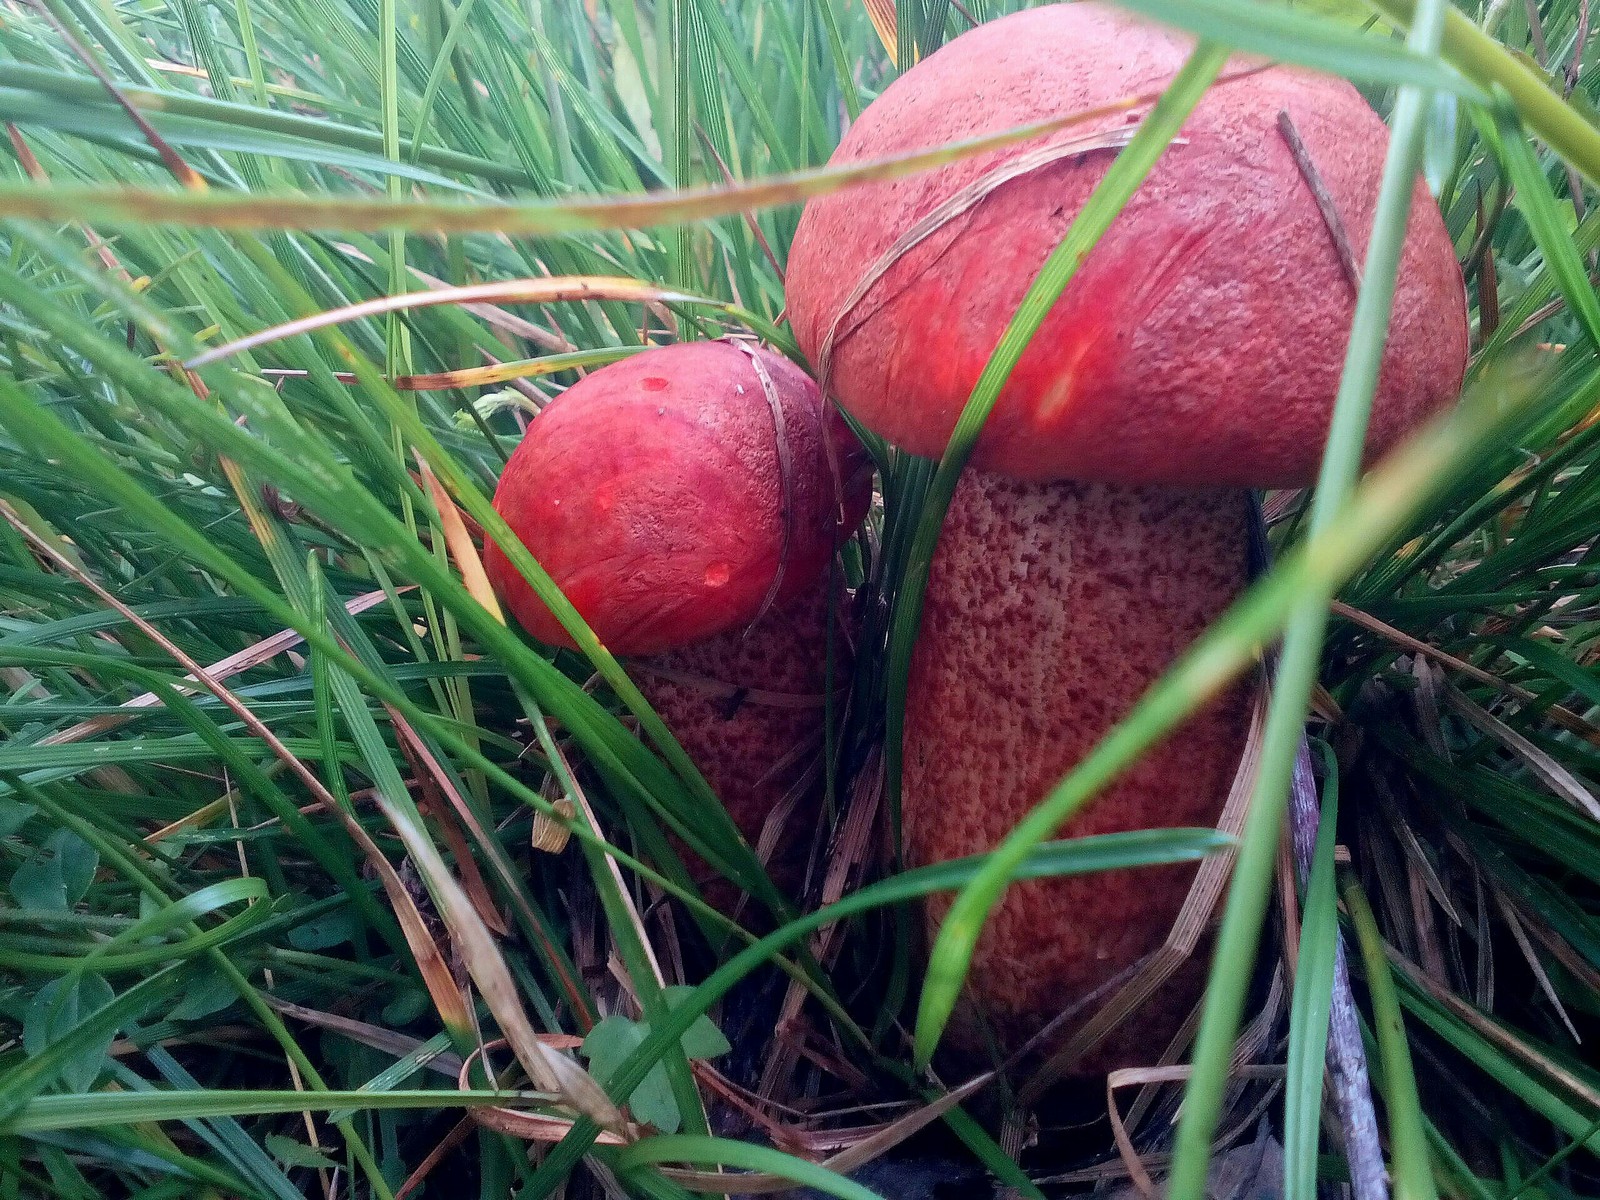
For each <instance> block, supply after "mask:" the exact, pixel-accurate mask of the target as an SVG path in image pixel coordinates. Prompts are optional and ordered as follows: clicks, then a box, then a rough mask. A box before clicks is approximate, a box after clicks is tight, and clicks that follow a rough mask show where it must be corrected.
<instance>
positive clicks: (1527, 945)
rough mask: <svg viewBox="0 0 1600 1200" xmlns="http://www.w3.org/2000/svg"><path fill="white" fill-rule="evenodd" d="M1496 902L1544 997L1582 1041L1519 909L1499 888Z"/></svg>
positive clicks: (1574, 1036) (1568, 1030)
mask: <svg viewBox="0 0 1600 1200" xmlns="http://www.w3.org/2000/svg"><path fill="white" fill-rule="evenodd" d="M1494 898H1495V902H1496V904H1497V905H1498V907H1499V909H1500V915H1501V916H1502V917H1503V918H1504V919H1505V923H1506V928H1507V929H1509V930H1510V931H1511V937H1512V940H1513V941H1515V942H1516V943H1517V949H1518V950H1520V951H1521V952H1522V958H1523V961H1524V962H1526V963H1527V964H1528V969H1529V970H1530V971H1532V972H1533V977H1534V979H1535V980H1536V981H1537V982H1538V984H1539V990H1540V991H1541V992H1543V993H1544V998H1545V999H1546V1000H1548V1001H1549V1002H1550V1007H1551V1008H1553V1009H1555V1011H1556V1015H1557V1016H1559V1017H1560V1018H1561V1023H1562V1024H1563V1025H1565V1026H1566V1027H1567V1032H1568V1033H1569V1034H1571V1035H1572V1040H1573V1041H1574V1042H1582V1041H1583V1038H1581V1037H1580V1036H1578V1027H1577V1026H1576V1025H1574V1024H1573V1023H1572V1017H1571V1016H1570V1015H1569V1014H1568V1013H1567V1006H1566V1005H1565V1004H1563V1003H1561V997H1560V996H1559V995H1558V994H1557V993H1556V989H1555V985H1554V984H1553V983H1551V982H1550V974H1549V972H1548V971H1546V970H1545V969H1544V963H1543V962H1541V961H1540V960H1539V956H1538V954H1536V953H1535V952H1534V949H1533V943H1532V942H1530V941H1529V940H1528V934H1527V931H1526V930H1525V929H1523V928H1522V920H1521V918H1520V917H1518V916H1517V910H1516V909H1515V908H1514V907H1512V905H1511V902H1510V901H1509V900H1508V899H1506V897H1505V895H1504V894H1503V893H1502V892H1501V891H1500V890H1499V889H1498V888H1497V889H1495V893H1494Z"/></svg>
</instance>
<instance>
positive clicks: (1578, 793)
mask: <svg viewBox="0 0 1600 1200" xmlns="http://www.w3.org/2000/svg"><path fill="white" fill-rule="evenodd" d="M1445 701H1446V703H1448V704H1449V705H1450V707H1451V708H1453V709H1454V710H1455V711H1456V712H1457V713H1459V714H1460V715H1461V716H1463V717H1465V718H1466V719H1467V720H1468V721H1469V722H1471V723H1472V725H1474V726H1475V727H1476V728H1477V729H1478V730H1479V731H1480V732H1482V733H1486V734H1488V735H1489V736H1490V737H1492V738H1493V739H1494V740H1495V741H1497V742H1499V743H1500V744H1501V745H1502V746H1504V747H1505V748H1506V749H1507V750H1509V751H1511V752H1512V753H1513V754H1515V755H1516V756H1517V757H1518V758H1520V759H1521V760H1522V761H1523V762H1524V763H1526V764H1527V765H1528V769H1529V770H1531V771H1532V772H1533V773H1534V774H1535V775H1536V776H1538V778H1539V780H1540V781H1541V782H1542V783H1543V784H1544V785H1545V786H1546V787H1547V788H1549V789H1550V790H1551V791H1552V792H1553V793H1554V794H1555V795H1556V796H1558V797H1560V798H1561V799H1562V800H1565V801H1566V802H1567V803H1568V804H1570V805H1572V807H1573V808H1576V809H1578V810H1579V811H1581V812H1585V813H1588V814H1589V816H1590V817H1592V818H1593V819H1594V820H1596V821H1600V800H1597V799H1595V795H1594V793H1593V792H1591V791H1590V790H1589V789H1588V788H1587V787H1586V786H1584V784H1583V781H1582V780H1580V779H1579V778H1578V777H1577V776H1576V775H1574V774H1573V773H1572V772H1571V771H1569V770H1567V768H1566V767H1564V766H1562V765H1561V764H1560V763H1558V762H1557V761H1556V760H1555V759H1554V758H1552V757H1550V755H1548V754H1546V753H1545V752H1544V751H1543V750H1541V749H1539V747H1537V746H1535V745H1534V744H1533V743H1532V742H1530V741H1529V740H1528V739H1527V738H1525V737H1523V736H1522V735H1521V734H1520V733H1518V732H1517V731H1516V730H1515V729H1513V728H1511V726H1509V725H1507V724H1506V723H1505V722H1504V721H1502V720H1500V718H1499V717H1496V716H1494V715H1493V714H1491V713H1489V712H1488V711H1486V710H1485V709H1483V708H1481V707H1480V706H1478V705H1477V704H1474V703H1473V702H1472V701H1471V700H1470V699H1468V698H1467V697H1466V696H1465V695H1463V694H1462V693H1461V692H1460V691H1459V690H1457V689H1456V688H1450V689H1449V690H1448V691H1447V692H1446V693H1445Z"/></svg>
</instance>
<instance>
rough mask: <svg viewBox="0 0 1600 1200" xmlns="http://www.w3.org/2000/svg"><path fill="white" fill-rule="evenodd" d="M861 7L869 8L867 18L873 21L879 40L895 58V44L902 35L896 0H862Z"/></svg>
mask: <svg viewBox="0 0 1600 1200" xmlns="http://www.w3.org/2000/svg"><path fill="white" fill-rule="evenodd" d="M861 7H862V8H864V9H866V10H867V20H869V21H871V22H872V28H873V30H874V31H875V32H876V33H877V35H878V40H879V41H880V42H882V43H883V48H884V49H885V50H886V51H888V54H889V57H890V58H891V59H892V58H894V55H895V45H896V43H897V41H898V40H899V37H900V32H899V24H898V21H897V19H896V17H895V11H894V0H861Z"/></svg>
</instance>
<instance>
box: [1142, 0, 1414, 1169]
mask: <svg viewBox="0 0 1600 1200" xmlns="http://www.w3.org/2000/svg"><path fill="white" fill-rule="evenodd" d="M1445 8H1446V5H1445V3H1444V0H1427V2H1426V4H1425V6H1423V7H1422V8H1420V9H1419V13H1418V20H1417V23H1416V25H1415V26H1414V27H1413V28H1412V30H1411V32H1410V34H1409V35H1408V37H1407V43H1408V45H1410V46H1411V48H1412V49H1413V50H1415V51H1417V52H1418V53H1420V54H1430V55H1431V54H1435V53H1437V52H1438V48H1439V40H1440V37H1441V36H1442V32H1443V28H1444V14H1445ZM1429 104H1430V96H1429V94H1428V93H1426V92H1424V91H1421V90H1419V89H1416V88H1402V89H1401V91H1400V96H1399V99H1398V100H1397V101H1396V102H1395V109H1394V114H1393V118H1392V126H1393V132H1392V134H1391V137H1390V142H1389V149H1388V154H1387V156H1386V158H1385V160H1384V171H1383V180H1382V183H1381V184H1380V186H1379V189H1378V201H1377V205H1376V208H1375V210H1374V213H1373V227H1372V233H1371V237H1370V239H1369V241H1368V243H1367V254H1366V261H1365V263H1364V264H1363V271H1362V282H1361V287H1360V290H1359V292H1358V294H1357V296H1356V306H1355V313H1354V315H1353V316H1352V317H1351V323H1350V341H1349V345H1348V347H1347V349H1346V353H1345V363H1344V370H1343V373H1342V374H1341V376H1340V379H1339V391H1338V395H1337V396H1336V398H1335V400H1334V408H1333V417H1332V420H1331V423H1330V425H1329V430H1328V443H1327V447H1326V449H1325V450H1324V451H1323V456H1322V468H1321V470H1320V471H1319V473H1318V476H1317V484H1316V492H1315V495H1314V497H1313V499H1312V506H1311V519H1310V522H1309V525H1308V530H1307V532H1308V536H1310V537H1311V538H1313V539H1315V538H1317V537H1318V536H1319V535H1322V534H1325V533H1328V532H1330V531H1332V530H1334V529H1335V528H1337V527H1338V524H1339V523H1340V522H1342V521H1344V520H1345V519H1346V516H1345V514H1346V511H1347V502H1348V499H1349V497H1350V494H1351V491H1352V489H1353V488H1354V487H1355V483H1356V479H1357V477H1358V476H1359V475H1360V472H1361V458H1362V452H1363V449H1364V447H1365V445H1366V436H1367V422H1368V417H1369V416H1370V414H1371V411H1372V398H1373V395H1374V392H1375V390H1376V388H1377V384H1378V373H1379V370H1380V369H1381V367H1382V363H1383V350H1384V344H1385V342H1386V340H1387V336H1388V330H1389V317H1390V313H1391V311H1392V309H1393V303H1394V289H1395V276H1396V272H1397V271H1398V269H1399V264H1400V254H1401V250H1402V248H1403V247H1404V244H1405V238H1406V226H1407V219H1408V217H1409V215H1410V212H1411V200H1412V194H1413V190H1414V187H1415V180H1416V175H1417V169H1418V166H1419V165H1420V163H1421V160H1422V142H1423V135H1424V121H1425V118H1426V115H1427V110H1428V106H1429ZM1339 582H1341V581H1339V580H1335V581H1333V585H1334V586H1337V584H1338V583H1339ZM1332 598H1333V587H1327V588H1323V589H1318V588H1308V589H1306V590H1305V591H1304V592H1302V593H1301V594H1300V595H1299V596H1297V597H1296V598H1295V601H1294V605H1293V607H1292V609H1291V610H1290V612H1289V613H1288V614H1287V620H1286V622H1285V632H1284V642H1283V651H1282V654H1281V656H1280V658H1279V662H1278V670H1277V677H1276V679H1275V681H1274V690H1273V697H1272V705H1271V708H1270V709H1269V711H1268V714H1267V729H1266V734H1265V737H1264V739H1263V746H1262V751H1261V762H1260V768H1259V773H1258V775H1257V777H1256V787H1255V792H1254V794H1253V795H1252V797H1251V803H1250V813H1249V816H1248V817H1247V818H1246V820H1245V828H1244V834H1243V837H1242V838H1241V840H1240V848H1239V857H1238V859H1237V861H1236V862H1235V864H1234V870H1233V879H1232V882H1231V885H1230V887H1229V889H1228V899H1227V904H1226V907H1225V908H1224V910H1223V916H1222V927H1221V930H1220V931H1219V933H1218V934H1217V943H1216V948H1215V950H1214V952H1213V958H1212V967H1211V975H1210V980H1209V982H1208V984H1207V987H1206V996H1205V1001H1204V1006H1203V1008H1202V1011H1201V1017H1200V1027H1199V1031H1198V1032H1197V1034H1196V1035H1195V1046H1194V1053H1193V1056H1192V1061H1193V1064H1194V1074H1193V1075H1192V1076H1190V1079H1189V1084H1188V1086H1187V1087H1186V1088H1185V1089H1184V1106H1183V1112H1182V1115H1181V1117H1180V1118H1179V1123H1178V1135H1177V1140H1176V1143H1175V1144H1174V1149H1173V1163H1172V1176H1171V1180H1170V1188H1171V1194H1172V1197H1173V1200H1199V1198H1200V1197H1201V1196H1203V1195H1204V1193H1205V1186H1206V1178H1207V1170H1208V1166H1209V1163H1210V1160H1211V1139H1212V1135H1213V1134H1214V1133H1215V1131H1216V1124H1217V1120H1218V1118H1219V1115H1220V1112H1221V1106H1222V1097H1223V1092H1224V1090H1225V1083H1226V1078H1227V1073H1228V1065H1229V1061H1230V1058H1231V1056H1232V1053H1233V1044H1234V1038H1235V1036H1236V1035H1237V1033H1238V1028H1239V1020H1240V1017H1241V1015H1242V1013H1243V1009H1244V1003H1245V996H1246V993H1247V991H1248V984H1249V979H1250V976H1251V974H1252V973H1253V970H1254V966H1255V958H1256V950H1257V947H1258V944H1259V940H1260V935H1261V923H1262V920H1263V919H1264V917H1265V915H1266V907H1267V901H1268V896H1269V892H1270V889H1271V886H1272V874H1273V866H1274V861H1275V858H1276V855H1277V850H1278V840H1279V835H1280V832H1281V830H1282V827H1283V814H1284V809H1285V806H1286V804H1287V801H1288V795H1289V782H1290V775H1291V773H1292V771H1293V769H1294V759H1295V755H1296V753H1298V751H1299V746H1300V740H1301V738H1302V737H1303V736H1304V727H1305V718H1306V712H1307V709H1308V707H1309V704H1310V699H1311V690H1312V687H1313V685H1314V684H1315V682H1316V678H1317V669H1318V664H1319V661H1320V658H1321V652H1322V640H1323V634H1324V632H1325V630H1326V628H1327V622H1328V603H1329V601H1330V600H1331V599H1332Z"/></svg>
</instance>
